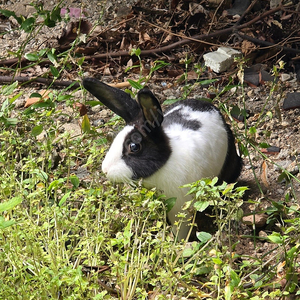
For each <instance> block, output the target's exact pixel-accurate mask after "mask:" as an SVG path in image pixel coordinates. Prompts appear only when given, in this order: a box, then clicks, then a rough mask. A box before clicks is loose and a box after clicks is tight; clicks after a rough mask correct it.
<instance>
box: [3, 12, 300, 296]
mask: <svg viewBox="0 0 300 300" xmlns="http://www.w3.org/2000/svg"><path fill="white" fill-rule="evenodd" d="M36 10H37V12H36V14H35V15H34V16H33V17H32V18H30V19H22V18H18V17H16V16H15V15H14V13H13V12H7V11H6V12H5V15H7V16H12V17H14V18H17V22H18V23H19V25H20V29H19V30H24V31H26V32H27V33H28V39H27V40H26V41H24V43H23V44H22V47H20V49H19V51H18V52H16V53H10V54H11V55H14V56H15V57H19V58H21V57H22V56H24V55H25V53H24V49H25V46H26V43H28V42H29V40H30V39H31V38H32V36H35V35H37V34H38V32H39V30H41V27H42V26H54V25H55V22H57V21H58V20H60V17H59V16H58V14H57V11H58V7H56V8H55V9H54V10H53V11H45V10H44V9H43V8H42V7H36ZM38 16H42V17H43V20H44V21H43V22H42V23H37V18H38ZM75 44H76V43H74V45H75ZM133 54H135V55H137V56H138V59H139V63H140V65H139V66H137V67H139V68H140V78H139V79H138V80H137V81H131V84H132V86H133V87H134V88H136V89H138V88H140V87H141V86H142V85H141V84H142V83H143V82H149V80H151V75H152V74H153V73H154V72H155V71H156V70H157V69H158V68H163V67H165V66H167V64H166V63H165V62H162V61H157V62H155V63H154V64H153V67H152V69H151V71H150V73H149V76H146V77H143V76H142V59H141V57H140V56H139V50H138V49H136V50H135V51H133ZM26 57H27V58H28V59H30V61H32V65H37V64H39V62H40V61H41V60H43V59H45V58H47V59H49V61H50V62H51V63H52V64H51V65H50V66H49V70H48V71H49V72H48V73H47V74H45V75H49V74H50V77H51V76H52V78H53V81H54V80H56V79H57V78H59V77H60V76H61V74H62V71H63V70H65V69H68V70H71V69H72V70H73V72H75V73H76V74H78V76H79V77H82V76H83V71H84V68H85V65H84V58H78V57H76V56H74V53H73V48H71V49H70V50H69V51H67V52H65V53H62V54H59V55H57V54H56V53H55V50H54V49H42V50H41V51H39V52H38V53H32V54H26ZM71 58H72V59H71ZM76 59H78V60H77V64H74V61H75V60H76ZM58 66H59V67H58ZM240 66H241V67H240V70H241V71H242V70H243V66H244V62H241V63H240ZM185 67H186V71H187V72H188V70H190V69H191V68H194V69H195V71H196V73H197V74H198V75H199V78H198V80H197V81H196V82H195V83H194V84H190V83H189V82H188V80H187V72H186V74H185V75H184V76H183V78H181V80H183V81H184V82H185V85H184V89H183V94H182V98H186V97H188V96H189V95H190V94H191V93H192V91H193V89H194V88H196V87H197V86H199V85H201V84H211V83H212V82H213V81H203V80H201V74H202V69H201V67H200V66H199V65H193V63H192V61H191V60H190V59H189V58H186V60H185ZM282 67H283V66H278V67H277V68H276V67H274V73H275V75H276V76H278V71H279V70H280V68H282ZM3 69H5V68H3ZM5 70H6V71H7V70H8V69H5ZM22 70H23V69H20V68H16V69H10V70H9V71H11V72H13V73H17V72H18V71H22ZM126 71H129V72H130V71H131V70H130V69H128V70H126ZM51 74H52V75H51ZM279 84H280V83H278V82H275V81H274V83H273V84H272V85H271V86H270V87H267V88H269V96H268V98H267V99H266V103H265V107H266V105H267V103H268V101H271V100H272V99H273V97H274V93H275V92H276V91H278V89H279V90H280V86H279ZM235 86H238V89H237V91H238V92H240V93H241V94H242V97H241V99H242V100H241V102H240V103H238V104H239V107H240V108H241V110H240V113H241V114H243V113H245V108H246V104H245V98H246V96H245V95H244V89H243V88H242V85H241V84H238V85H237V84H235V83H234V80H233V79H232V81H229V83H228V85H226V86H225V87H223V88H222V89H221V90H220V89H218V92H217V93H216V94H217V97H216V99H215V100H214V103H215V104H216V105H218V106H219V107H220V109H221V110H222V111H223V113H224V114H225V115H226V116H227V119H228V120H229V121H230V122H231V124H232V127H233V129H234V132H235V135H236V136H237V140H238V143H239V147H240V150H241V152H242V154H243V156H244V157H246V158H247V157H248V159H249V160H250V163H251V157H252V156H251V154H253V153H255V155H257V156H259V157H261V158H263V159H264V160H265V161H266V162H268V163H270V164H273V163H274V162H273V161H272V160H271V159H270V158H267V157H266V156H265V155H264V154H263V153H262V152H261V149H262V148H264V147H266V146H268V145H267V143H266V142H265V141H261V140H257V139H256V135H255V133H256V130H257V129H258V128H259V127H260V126H261V125H262V124H264V123H266V122H268V121H269V120H270V118H275V117H277V115H276V113H278V109H277V108H278V107H275V108H274V111H272V110H270V111H265V107H264V108H263V109H262V111H261V114H260V116H259V118H258V120H257V123H256V124H255V125H253V126H251V127H250V128H249V127H248V126H247V122H246V121H245V124H244V128H243V130H240V129H239V128H238V124H237V123H236V122H235V121H234V120H233V119H232V117H231V115H230V112H231V110H232V109H233V105H232V101H231V99H229V97H228V96H227V94H226V93H227V92H228V91H229V90H230V89H231V88H232V87H235ZM210 89H215V88H214V87H213V86H211V87H210ZM49 90H50V91H51V93H50V95H49V99H48V100H46V101H44V102H41V103H36V104H34V105H33V106H31V107H30V108H28V109H25V110H24V109H16V108H15V104H16V101H17V100H18V99H19V98H20V97H21V96H22V93H23V92H22V89H20V87H19V84H18V82H15V83H12V84H8V85H6V86H3V87H2V88H1V90H0V96H1V98H0V99H2V102H1V104H0V287H1V293H0V294H1V295H0V298H1V299H149V298H150V297H153V298H154V297H155V299H184V298H191V299H193V298H196V299H225V300H229V299H251V300H256V299H284V298H285V297H288V296H289V295H290V294H298V295H299V292H298V290H299V285H298V277H299V274H298V273H299V261H298V253H299V232H300V217H299V212H298V205H297V202H296V201H297V200H299V199H296V198H295V193H294V190H293V186H294V183H295V182H298V183H299V179H298V178H296V177H295V176H294V175H292V174H290V173H289V172H287V170H284V169H283V170H282V172H281V175H280V176H281V177H280V178H281V179H285V180H286V182H287V184H290V187H291V188H290V192H289V193H287V194H286V197H285V199H282V201H280V202H272V206H271V207H269V208H268V209H266V210H264V211H263V212H265V213H267V214H268V216H269V219H268V222H269V223H270V224H272V222H273V223H280V228H277V230H275V229H276V227H274V226H273V227H271V228H272V230H273V232H270V233H268V235H267V236H265V237H259V236H257V235H256V228H253V230H252V231H250V232H251V234H248V235H247V236H246V235H242V234H241V233H240V231H239V222H240V218H241V215H242V213H243V212H242V210H241V205H242V197H243V193H244V191H245V188H243V187H236V186H235V185H225V184H224V185H222V186H216V185H215V179H213V180H200V181H198V182H196V183H191V184H190V185H189V188H190V190H191V194H193V195H194V196H195V199H194V202H195V206H196V208H197V209H198V210H200V211H201V210H202V209H203V208H204V207H207V206H210V207H211V209H212V210H211V211H212V212H213V215H214V216H215V223H216V232H215V233H213V234H212V233H207V232H200V233H199V236H198V238H199V242H198V243H197V242H194V243H192V244H187V243H186V242H185V241H181V242H175V241H174V238H173V236H172V234H171V230H170V227H169V226H168V225H167V223H166V209H167V208H166V207H167V205H168V203H167V202H166V201H165V199H164V198H163V197H161V196H157V195H156V193H155V190H146V189H144V188H142V187H138V186H136V187H131V186H126V185H117V186H114V185H112V184H111V183H109V182H107V181H106V179H105V178H104V177H103V174H101V173H100V169H101V162H102V159H103V157H104V154H105V150H106V149H107V147H108V142H107V140H106V132H107V129H108V128H113V129H114V130H117V129H118V128H119V127H120V123H119V122H120V120H119V118H112V119H111V120H110V121H109V122H108V123H107V124H105V125H100V126H98V127H97V128H96V127H94V126H92V125H91V122H90V120H89V117H88V115H85V116H80V114H79V111H78V109H77V108H76V107H78V105H77V104H78V100H77V98H76V97H75V92H76V90H75V91H72V90H71V88H67V89H65V90H60V91H55V90H52V89H51V88H49ZM80 90H81V89H77V91H80ZM82 99H84V100H83V101H81V104H82V105H97V104H98V102H91V101H89V100H91V99H90V98H88V97H87V96H86V95H85V93H84V92H82ZM277 104H278V102H277ZM61 105H64V106H65V107H66V108H67V109H68V110H67V111H68V114H67V113H66V110H65V109H61V108H60V107H61ZM234 109H236V108H234ZM69 120H75V122H77V123H80V124H81V133H80V134H77V135H75V136H74V135H72V134H70V132H64V131H63V124H64V122H68V121H69ZM265 136H266V137H267V136H268V133H267V132H266V134H265ZM257 184H259V182H258V180H257ZM220 195H222V196H223V197H222V198H221V197H220ZM260 200H261V198H258V199H250V200H249V202H252V205H253V206H255V207H257V208H258V207H259V205H260ZM182 216H184V212H183V214H182ZM178 226H180V222H179V223H178ZM245 240H247V241H249V240H250V241H251V243H252V247H253V253H256V252H257V253H260V249H259V247H258V246H257V245H258V242H259V241H261V240H264V241H265V243H267V244H268V245H272V247H269V250H268V252H266V253H261V254H259V255H256V254H255V255H254V254H253V255H252V254H250V253H243V254H237V251H236V249H237V247H238V245H239V244H240V243H242V242H243V241H245ZM279 271H281V273H280V272H279ZM278 274H279V275H278ZM280 274H281V275H280ZM147 297H148V298H147ZM176 297H177V298H176ZM296 297H297V296H296ZM298 297H299V296H298Z"/></svg>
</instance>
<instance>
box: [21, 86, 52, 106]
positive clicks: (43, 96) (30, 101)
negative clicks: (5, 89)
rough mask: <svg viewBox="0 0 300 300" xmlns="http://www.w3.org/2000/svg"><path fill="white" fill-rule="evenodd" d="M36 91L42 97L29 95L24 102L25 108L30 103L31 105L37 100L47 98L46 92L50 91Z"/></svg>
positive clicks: (40, 100)
mask: <svg viewBox="0 0 300 300" xmlns="http://www.w3.org/2000/svg"><path fill="white" fill-rule="evenodd" d="M37 93H39V94H40V95H41V96H42V98H40V97H31V98H30V97H29V98H28V99H27V100H26V103H25V105H24V107H25V108H27V107H29V106H30V105H32V104H35V103H37V102H42V101H44V100H46V99H49V96H48V94H49V93H50V91H47V90H40V91H39V92H37Z"/></svg>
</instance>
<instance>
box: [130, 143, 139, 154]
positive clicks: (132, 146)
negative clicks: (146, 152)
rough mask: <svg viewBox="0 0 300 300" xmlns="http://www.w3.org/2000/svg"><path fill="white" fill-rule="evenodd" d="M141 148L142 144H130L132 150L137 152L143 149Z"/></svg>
mask: <svg viewBox="0 0 300 300" xmlns="http://www.w3.org/2000/svg"><path fill="white" fill-rule="evenodd" d="M141 148H142V147H141V144H136V143H130V144H129V149H130V152H133V153H137V152H139V151H140V150H141Z"/></svg>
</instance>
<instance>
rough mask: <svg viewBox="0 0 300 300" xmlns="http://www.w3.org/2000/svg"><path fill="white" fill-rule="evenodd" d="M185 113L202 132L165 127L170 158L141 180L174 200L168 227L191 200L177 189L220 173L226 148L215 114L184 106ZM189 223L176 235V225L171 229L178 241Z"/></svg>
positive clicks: (221, 122) (225, 134) (223, 135)
mask: <svg viewBox="0 0 300 300" xmlns="http://www.w3.org/2000/svg"><path fill="white" fill-rule="evenodd" d="M175 109H177V107H176V108H175ZM184 112H187V113H189V115H188V119H195V120H201V129H200V130H199V131H194V130H191V129H186V128H184V127H183V126H182V125H180V124H173V125H172V126H171V127H167V128H164V130H165V133H166V134H167V136H168V137H169V138H170V144H171V148H172V150H173V151H172V153H171V156H170V158H169V160H168V161H167V162H166V164H165V165H164V166H163V167H162V168H161V169H159V170H158V171H157V172H156V173H155V174H153V175H152V176H150V177H148V178H145V179H144V180H143V182H144V184H145V186H146V187H154V186H155V187H156V188H157V189H158V190H161V191H162V192H163V194H164V195H166V197H167V198H168V197H174V196H176V197H177V201H176V202H175V205H174V206H173V208H172V210H171V211H170V212H169V213H168V219H169V221H170V223H171V224H174V222H175V220H176V215H177V214H178V213H179V212H181V211H182V209H181V208H182V206H183V205H184V203H185V202H186V201H188V200H190V196H186V193H187V191H188V190H187V189H183V188H179V187H180V186H182V185H184V184H187V183H191V182H194V181H196V180H199V179H201V178H203V177H213V176H216V174H219V173H220V171H221V169H222V164H220V162H222V161H224V160H225V157H226V154H227V148H228V140H227V133H226V130H225V128H224V123H223V121H222V119H221V117H220V115H219V114H218V112H217V111H209V112H205V111H192V110H191V109H189V108H188V107H184ZM166 115H167V114H166ZM175 149H176V150H175ZM199 162H201V163H199ZM186 213H187V217H191V215H190V214H189V213H188V212H187V211H186ZM188 224H189V222H185V223H184V224H182V226H181V227H180V230H179V231H178V232H177V228H176V226H173V231H174V232H177V234H178V239H179V240H181V239H184V238H186V236H187V234H188V231H189V230H190V226H188Z"/></svg>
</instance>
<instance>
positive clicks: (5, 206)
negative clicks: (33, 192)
mask: <svg viewBox="0 0 300 300" xmlns="http://www.w3.org/2000/svg"><path fill="white" fill-rule="evenodd" d="M21 202H22V198H21V197H13V198H11V199H10V200H9V201H6V202H3V203H0V212H4V211H9V210H11V209H13V208H14V207H15V206H17V205H18V204H20V203H21Z"/></svg>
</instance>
